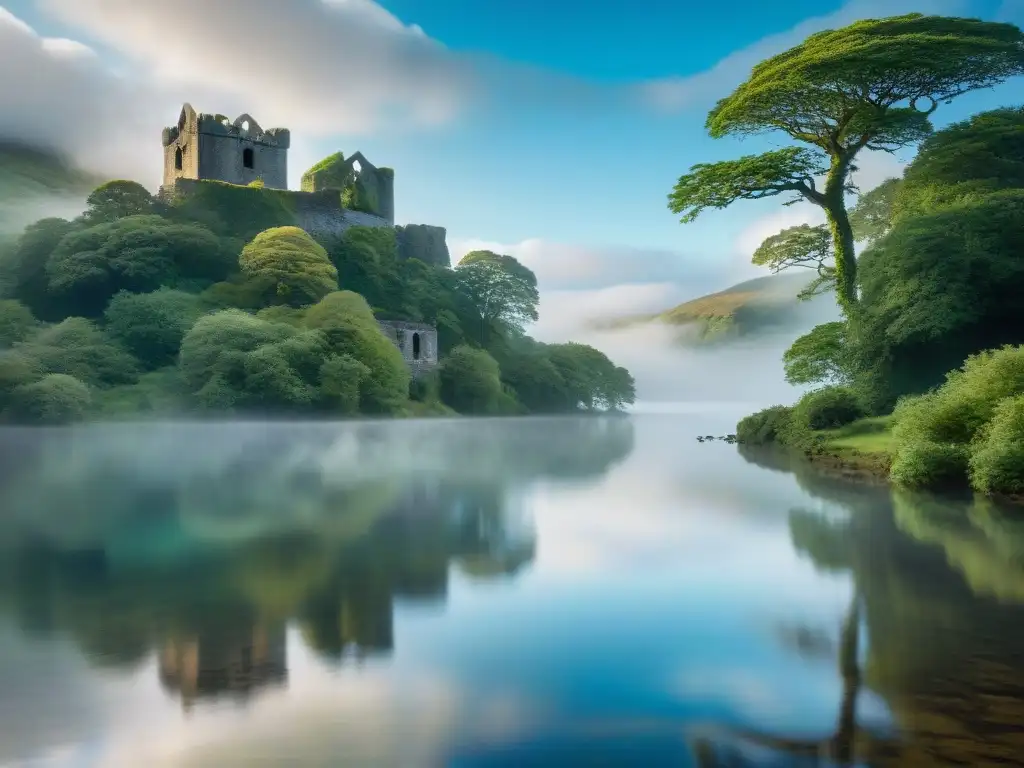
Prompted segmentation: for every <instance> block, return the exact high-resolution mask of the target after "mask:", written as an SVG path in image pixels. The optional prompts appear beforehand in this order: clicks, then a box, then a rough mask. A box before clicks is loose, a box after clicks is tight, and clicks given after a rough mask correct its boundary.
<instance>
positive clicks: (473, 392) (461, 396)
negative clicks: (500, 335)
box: [438, 346, 504, 414]
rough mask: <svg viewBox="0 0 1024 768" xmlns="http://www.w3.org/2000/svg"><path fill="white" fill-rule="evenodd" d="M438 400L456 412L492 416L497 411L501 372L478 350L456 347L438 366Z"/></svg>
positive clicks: (500, 401)
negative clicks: (439, 397)
mask: <svg viewBox="0 0 1024 768" xmlns="http://www.w3.org/2000/svg"><path fill="white" fill-rule="evenodd" d="M438 381H439V384H440V393H441V400H442V401H443V402H444V403H445V404H446V405H449V406H451V407H452V408H454V409H455V410H456V411H458V412H459V413H471V414H494V413H499V412H500V411H501V407H502V405H503V400H504V392H503V390H502V387H501V370H500V369H499V368H498V363H497V362H496V361H495V359H494V358H493V357H491V356H490V355H489V354H487V352H485V351H484V350H482V349H474V348H473V347H467V346H462V347H456V348H455V349H453V350H452V352H451V354H450V355H448V357H446V358H445V359H444V360H443V361H442V362H441V365H440V366H439V367H438Z"/></svg>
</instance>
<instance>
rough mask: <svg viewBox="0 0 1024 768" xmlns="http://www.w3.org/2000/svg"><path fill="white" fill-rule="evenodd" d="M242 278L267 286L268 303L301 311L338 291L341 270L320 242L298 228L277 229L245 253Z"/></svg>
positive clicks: (263, 235)
mask: <svg viewBox="0 0 1024 768" xmlns="http://www.w3.org/2000/svg"><path fill="white" fill-rule="evenodd" d="M238 263H239V265H240V266H241V269H242V274H243V275H244V276H245V277H246V278H247V279H249V280H251V281H253V282H255V283H259V284H260V285H266V286H268V288H269V289H270V291H271V292H272V296H271V297H269V299H270V301H269V303H280V304H287V305H290V306H293V307H301V306H305V305H307V304H313V303H315V302H317V301H319V300H320V299H322V298H323V297H324V296H326V295H327V294H329V293H331V292H332V291H336V290H337V289H338V270H337V269H336V268H335V267H334V265H333V264H332V263H331V260H330V259H329V258H328V256H327V251H325V250H324V248H323V246H321V245H320V244H319V243H318V242H316V241H315V240H314V239H313V238H312V237H310V236H309V235H308V234H306V232H304V231H303V230H301V229H299V228H298V227H277V228H275V229H268V230H267V231H265V232H261V233H260V234H259V235H257V236H256V237H255V238H254V239H253V240H252V242H250V243H249V244H248V245H246V246H245V248H243V249H242V255H241V256H240V257H239V260H238Z"/></svg>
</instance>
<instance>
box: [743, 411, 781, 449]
mask: <svg viewBox="0 0 1024 768" xmlns="http://www.w3.org/2000/svg"><path fill="white" fill-rule="evenodd" d="M792 418H793V409H792V408H790V407H789V406H786V405H773V406H771V407H770V408H765V409H764V410H763V411H758V412H757V413H752V414H750V415H749V416H745V417H744V418H742V419H740V422H739V424H737V425H736V439H737V440H738V441H739V442H741V443H747V444H749V445H766V444H768V443H776V442H782V440H781V437H782V435H783V433H784V432H785V431H786V430H787V429H788V428H789V425H790V422H791V421H792Z"/></svg>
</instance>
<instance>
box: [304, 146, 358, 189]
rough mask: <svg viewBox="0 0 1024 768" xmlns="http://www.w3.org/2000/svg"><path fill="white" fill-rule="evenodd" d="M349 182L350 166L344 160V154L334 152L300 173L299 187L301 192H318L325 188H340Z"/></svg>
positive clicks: (350, 179)
mask: <svg viewBox="0 0 1024 768" xmlns="http://www.w3.org/2000/svg"><path fill="white" fill-rule="evenodd" d="M351 183H352V167H351V166H350V165H349V164H348V163H346V162H345V155H343V154H342V153H341V152H335V153H334V154H333V155H328V156H327V157H325V158H324V159H323V160H321V161H320V162H318V163H316V164H315V165H313V166H311V167H310V169H309V170H308V171H306V172H305V173H304V174H302V180H301V182H300V189H301V190H302V191H303V192H319V191H322V190H326V189H338V190H341V189H345V188H346V187H347V186H349V184H351Z"/></svg>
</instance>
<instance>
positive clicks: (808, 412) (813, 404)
mask: <svg viewBox="0 0 1024 768" xmlns="http://www.w3.org/2000/svg"><path fill="white" fill-rule="evenodd" d="M866 415H867V413H866V411H865V410H864V407H863V406H862V405H861V404H860V401H859V400H858V398H857V395H856V393H854V392H853V391H852V390H851V389H849V388H848V387H824V388H822V389H817V390H814V391H813V392H808V393H807V394H806V395H804V396H803V397H801V398H800V400H799V401H798V402H797V404H796V405H795V406H794V407H793V413H792V418H793V423H794V424H796V425H799V426H801V427H806V428H807V429H811V430H821V429H835V428H836V427H842V426H845V425H847V424H849V423H851V422H854V421H856V420H857V419H859V418H862V417H863V416H866Z"/></svg>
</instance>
